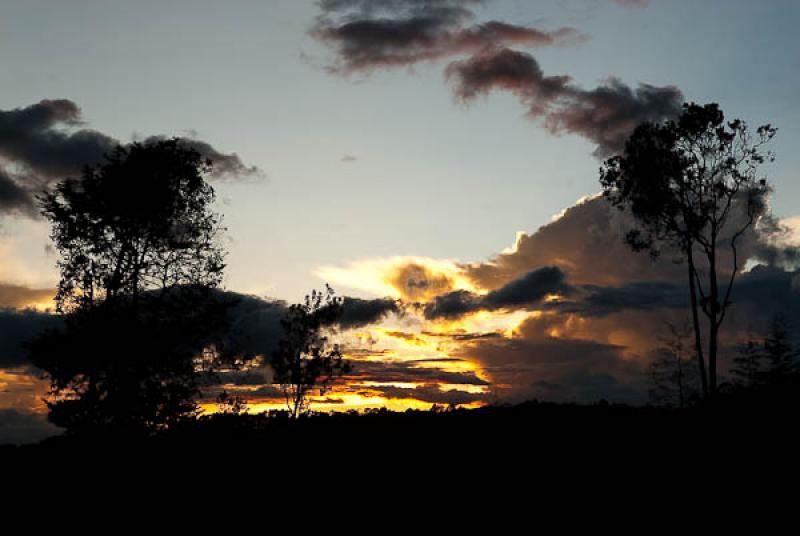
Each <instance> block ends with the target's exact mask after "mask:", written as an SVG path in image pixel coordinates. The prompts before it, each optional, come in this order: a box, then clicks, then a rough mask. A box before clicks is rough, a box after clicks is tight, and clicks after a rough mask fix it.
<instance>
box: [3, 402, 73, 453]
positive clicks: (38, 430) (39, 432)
mask: <svg viewBox="0 0 800 536" xmlns="http://www.w3.org/2000/svg"><path fill="white" fill-rule="evenodd" d="M62 432H63V430H62V429H61V428H59V427H57V426H55V425H54V424H51V423H49V422H48V421H47V419H46V418H45V417H44V415H41V414H37V413H25V412H21V411H17V410H16V409H0V445H9V444H11V445H24V444H26V443H37V442H39V441H41V440H43V439H46V438H48V437H52V436H54V435H58V434H60V433H62Z"/></svg>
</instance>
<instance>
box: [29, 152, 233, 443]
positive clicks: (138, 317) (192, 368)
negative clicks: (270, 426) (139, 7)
mask: <svg viewBox="0 0 800 536" xmlns="http://www.w3.org/2000/svg"><path fill="white" fill-rule="evenodd" d="M211 169H212V163H211V162H210V161H208V160H206V159H203V158H202V157H201V156H200V154H199V153H198V152H197V151H195V150H193V149H191V148H190V147H187V146H185V145H184V144H183V143H182V142H181V141H180V140H178V139H171V140H159V141H155V142H151V143H147V144H133V145H131V146H128V147H118V148H117V149H115V151H114V152H113V153H112V154H111V155H109V156H108V157H107V161H106V162H105V163H104V164H102V165H98V166H95V167H87V168H85V169H84V172H83V174H82V175H81V177H79V178H77V179H66V180H64V181H62V182H61V183H59V184H58V186H57V187H56V189H55V190H54V191H53V192H51V193H47V194H44V195H42V196H41V198H40V199H41V204H42V212H43V214H44V215H45V216H46V217H47V219H48V220H49V221H50V223H51V224H52V239H53V241H54V244H55V247H56V250H57V251H58V253H59V255H60V258H59V261H58V266H59V269H60V273H61V278H60V281H59V286H58V294H57V296H56V302H57V306H58V309H59V311H61V312H62V313H65V314H66V318H65V323H64V326H63V328H62V329H58V330H51V331H48V332H46V333H45V334H43V335H42V336H41V337H39V338H37V339H36V340H34V341H32V342H31V343H30V344H29V353H30V359H31V362H32V363H33V364H34V365H35V366H37V367H39V368H41V369H43V370H44V371H45V373H46V376H47V377H48V378H49V380H50V382H51V392H50V399H49V400H48V406H49V409H50V415H49V417H50V419H51V421H52V422H54V423H55V424H58V425H60V426H64V427H66V428H68V429H69V430H70V431H83V430H87V429H96V428H98V427H104V428H107V427H112V428H117V429H125V430H136V431H152V430H158V429H163V428H165V427H168V426H171V425H173V424H174V423H175V422H177V421H178V420H180V419H181V418H182V417H187V416H192V415H195V414H196V411H197V406H196V404H195V402H194V398H195V397H196V396H197V395H198V393H199V389H200V385H201V383H202V382H201V381H200V380H201V378H202V376H204V375H207V374H213V372H214V370H216V369H217V368H219V367H220V366H234V365H235V364H236V360H235V359H229V358H230V356H229V355H226V353H225V352H224V351H223V350H224V348H223V347H222V346H220V343H219V341H221V340H223V334H224V330H225V324H226V311H227V309H228V307H229V306H230V305H232V304H231V303H229V302H226V301H225V300H224V299H221V298H220V296H219V295H218V294H217V293H215V292H214V289H215V287H216V286H217V285H218V284H219V283H220V281H221V278H222V271H223V268H224V263H223V258H224V251H223V250H222V249H221V247H220V246H219V245H218V244H217V239H218V236H219V233H220V232H221V231H222V230H223V229H222V227H221V224H220V221H221V218H220V216H218V215H217V214H215V213H214V212H212V210H211V204H212V203H213V201H214V190H213V188H212V187H211V186H210V185H209V184H207V183H206V182H205V180H204V175H206V174H207V173H209V172H210V171H211Z"/></svg>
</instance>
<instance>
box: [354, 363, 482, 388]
mask: <svg viewBox="0 0 800 536" xmlns="http://www.w3.org/2000/svg"><path fill="white" fill-rule="evenodd" d="M350 364H351V365H352V369H353V370H352V371H351V372H350V373H349V374H348V375H347V376H346V377H345V379H347V380H349V381H353V382H361V383H363V382H367V381H369V382H377V383H422V384H452V385H473V386H488V385H489V382H488V381H486V380H484V379H483V378H481V377H479V376H478V375H477V374H476V373H475V372H473V371H450V370H444V369H441V368H437V367H430V366H424V363H422V362H420V361H362V360H351V361H350Z"/></svg>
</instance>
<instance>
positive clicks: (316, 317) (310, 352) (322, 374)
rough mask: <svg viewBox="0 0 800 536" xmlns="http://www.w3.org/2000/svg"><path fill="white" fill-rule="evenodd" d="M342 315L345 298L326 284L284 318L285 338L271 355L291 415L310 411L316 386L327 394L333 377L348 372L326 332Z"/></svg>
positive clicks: (347, 367)
mask: <svg viewBox="0 0 800 536" xmlns="http://www.w3.org/2000/svg"><path fill="white" fill-rule="evenodd" d="M341 315H342V299H341V298H338V297H336V296H335V295H334V292H333V289H331V287H329V286H326V288H325V291H324V292H318V291H316V290H314V291H312V292H311V294H310V295H308V296H306V297H305V300H304V301H303V303H298V304H294V305H291V306H290V307H289V309H288V311H287V312H286V315H285V317H284V318H283V319H282V321H281V324H282V326H283V332H284V335H283V338H282V339H281V341H280V343H279V344H278V349H277V350H276V351H275V352H273V354H272V355H271V356H270V359H269V364H270V366H271V367H272V370H273V372H274V378H273V382H274V383H276V384H278V385H280V387H281V389H282V390H283V393H284V395H285V397H286V406H287V407H288V409H289V412H290V414H291V416H292V417H294V418H297V417H299V416H300V415H304V414H306V413H308V411H309V407H310V404H311V400H310V395H311V393H312V391H313V390H314V389H319V390H320V394H324V392H325V390H326V389H327V388H328V387H329V385H330V382H331V380H333V379H334V378H335V377H337V376H339V375H341V374H344V373H346V372H348V371H349V369H350V367H349V365H348V363H346V362H345V361H344V360H343V358H342V352H341V350H340V349H339V346H338V345H336V344H330V343H329V342H328V337H327V336H326V335H325V333H324V332H325V329H326V327H328V326H330V325H331V324H333V323H334V322H336V320H337V319H339V318H340V317H341Z"/></svg>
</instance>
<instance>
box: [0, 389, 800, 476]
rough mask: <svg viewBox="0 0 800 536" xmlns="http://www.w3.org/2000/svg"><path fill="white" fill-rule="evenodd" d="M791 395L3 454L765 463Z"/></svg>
mask: <svg viewBox="0 0 800 536" xmlns="http://www.w3.org/2000/svg"><path fill="white" fill-rule="evenodd" d="M798 400H800V398H799V397H797V396H796V395H795V392H794V390H793V391H792V392H791V393H790V396H781V397H775V396H766V397H765V396H739V397H729V398H726V399H724V400H721V401H720V402H718V403H716V404H714V405H701V406H698V407H694V408H691V409H665V408H655V407H629V406H621V405H611V404H606V403H600V404H595V405H571V404H551V403H540V402H527V403H523V404H520V405H515V406H493V407H486V408H482V409H476V410H446V411H437V412H430V411H429V412H423V411H407V412H402V413H395V412H388V411H373V412H368V413H366V414H355V413H351V414H347V413H338V414H320V415H312V416H310V417H305V418H301V419H298V420H296V421H292V420H289V419H287V418H286V417H285V415H277V414H273V415H263V414H262V415H215V416H211V417H206V418H202V419H199V420H193V421H189V422H187V423H186V424H184V425H182V426H179V427H176V428H174V429H172V430H169V431H167V432H163V433H161V434H158V435H154V436H149V437H142V436H138V435H133V434H120V433H115V434H112V433H110V432H104V433H96V434H91V435H89V434H84V435H63V436H58V437H53V438H50V439H47V440H45V441H42V442H41V443H38V444H34V445H25V446H19V447H14V446H4V447H0V460H3V461H5V462H9V461H11V460H15V459H18V460H22V459H25V460H38V461H43V460H47V461H48V463H53V462H54V461H55V460H59V459H63V460H69V462H70V463H89V464H93V463H94V464H97V463H100V460H101V459H109V458H111V459H113V460H115V461H116V463H120V462H122V463H126V464H130V463H134V464H135V463H137V462H139V461H144V460H153V459H157V460H161V461H167V460H174V461H178V462H179V463H184V462H190V463H210V464H216V463H224V462H231V463H239V462H238V461H241V460H249V459H256V460H258V463H259V464H268V465H271V466H272V467H273V468H274V470H276V471H281V470H289V469H290V468H291V469H296V468H298V467H301V466H302V467H304V468H305V469H307V470H308V471H312V472H314V471H323V472H324V471H325V470H326V468H327V469H332V468H341V467H353V466H360V467H361V468H362V469H363V468H369V467H374V468H376V470H377V468H380V467H384V466H393V467H403V466H409V467H412V466H416V465H417V464H418V462H424V463H425V464H427V465H428V466H436V465H437V464H448V463H452V462H453V461H454V460H456V459H469V458H480V459H484V460H491V461H492V463H493V464H500V465H507V466H514V465H520V464H523V465H524V464H529V463H531V462H532V461H534V460H536V463H538V464H540V466H541V464H542V460H545V461H547V460H551V461H553V463H561V462H557V460H562V461H563V460H565V459H569V460H571V461H570V463H572V464H573V465H574V464H575V463H578V464H584V463H591V464H601V465H602V464H610V463H614V464H618V463H621V462H625V461H626V460H627V462H629V463H632V464H637V463H644V464H645V465H642V467H643V468H644V467H648V466H651V465H652V464H657V466H663V467H667V466H672V465H675V466H678V465H680V464H681V463H682V462H683V461H688V462H691V461H692V460H699V459H703V460H709V459H712V460H718V461H719V463H720V464H723V463H727V462H730V463H739V462H737V460H739V461H742V460H745V459H754V458H762V459H763V458H766V459H767V461H768V460H769V459H770V458H774V457H783V456H789V458H791V459H794V457H795V456H796V455H795V454H794V452H798V451H797V448H798V447H800V442H799V441H798V438H797V437H798V436H799V435H800V426H798V425H800V419H798V416H800V404H798ZM790 453H791V454H790ZM789 458H787V459H789ZM793 463H794V462H793ZM546 465H547V464H545V465H544V466H542V467H543V468H546Z"/></svg>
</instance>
